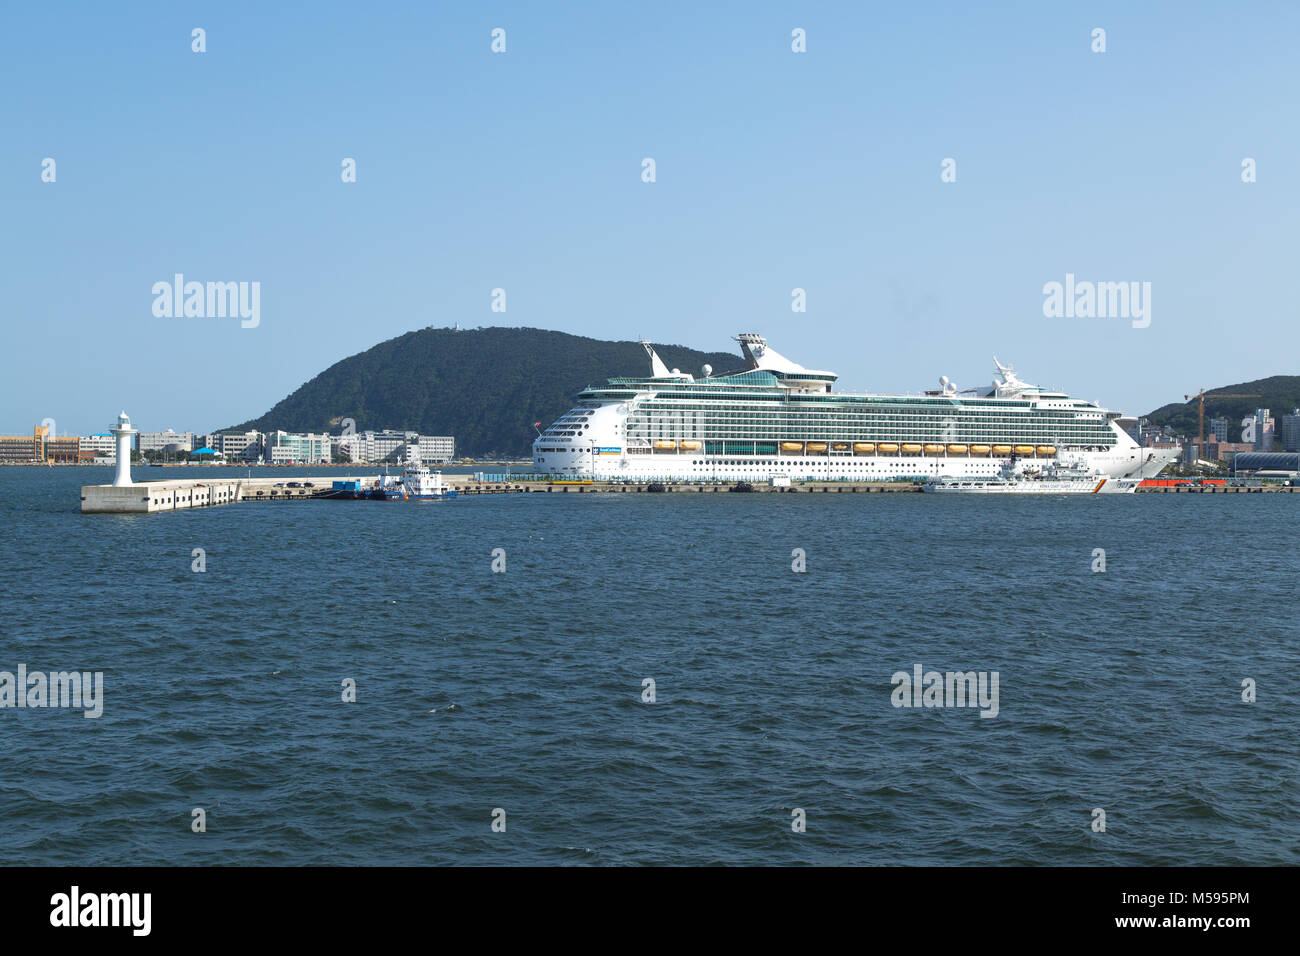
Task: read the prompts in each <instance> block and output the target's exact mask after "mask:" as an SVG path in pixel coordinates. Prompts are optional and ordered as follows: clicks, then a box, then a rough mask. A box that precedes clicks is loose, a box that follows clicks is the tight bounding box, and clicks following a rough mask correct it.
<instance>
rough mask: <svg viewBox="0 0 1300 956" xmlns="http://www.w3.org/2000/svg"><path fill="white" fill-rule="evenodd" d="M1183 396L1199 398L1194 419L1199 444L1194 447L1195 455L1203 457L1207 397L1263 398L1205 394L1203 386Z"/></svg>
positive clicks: (1187, 398) (1223, 393) (1217, 393)
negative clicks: (1196, 425)
mask: <svg viewBox="0 0 1300 956" xmlns="http://www.w3.org/2000/svg"><path fill="white" fill-rule="evenodd" d="M1183 398H1184V399H1186V400H1187V401H1189V402H1190V401H1191V400H1192V399H1194V398H1195V399H1199V402H1198V404H1197V412H1196V421H1197V424H1198V425H1199V426H1200V427H1199V429H1198V430H1199V431H1200V433H1201V444H1200V446H1199V447H1197V449H1196V457H1198V458H1204V457H1205V400H1206V399H1207V398H1263V396H1262V395H1233V394H1230V393H1228V392H1215V393H1214V394H1213V395H1206V394H1205V388H1204V387H1202V388H1201V390H1200V391H1199V392H1197V393H1196V394H1195V395H1184V396H1183Z"/></svg>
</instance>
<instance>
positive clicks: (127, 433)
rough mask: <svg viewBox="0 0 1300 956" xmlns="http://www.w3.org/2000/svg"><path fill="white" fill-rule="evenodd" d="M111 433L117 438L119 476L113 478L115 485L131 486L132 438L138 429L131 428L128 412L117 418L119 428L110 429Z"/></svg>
mask: <svg viewBox="0 0 1300 956" xmlns="http://www.w3.org/2000/svg"><path fill="white" fill-rule="evenodd" d="M109 432H110V433H111V434H113V435H116V436H117V474H116V475H115V476H114V477H113V484H114V485H115V486H118V485H129V484H131V436H132V435H134V434H136V429H134V428H132V427H131V419H129V418H127V417H126V412H122V414H120V415H118V416H117V427H116V428H110V429H109Z"/></svg>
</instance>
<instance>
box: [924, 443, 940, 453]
mask: <svg viewBox="0 0 1300 956" xmlns="http://www.w3.org/2000/svg"><path fill="white" fill-rule="evenodd" d="M925 453H926V454H927V455H942V454H943V446H942V445H930V444H927V445H926V446H925Z"/></svg>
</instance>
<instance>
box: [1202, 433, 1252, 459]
mask: <svg viewBox="0 0 1300 956" xmlns="http://www.w3.org/2000/svg"><path fill="white" fill-rule="evenodd" d="M1205 446H1206V451H1208V452H1209V454H1208V455H1206V456H1205V457H1206V458H1209V459H1210V460H1211V461H1227V462H1230V461H1232V460H1233V458H1235V457H1236V456H1237V455H1240V454H1242V453H1243V452H1249V451H1254V450H1255V446H1254V444H1253V443H1251V442H1243V441H1237V442H1232V441H1216V440H1214V439H1212V438H1207V439H1206V441H1205Z"/></svg>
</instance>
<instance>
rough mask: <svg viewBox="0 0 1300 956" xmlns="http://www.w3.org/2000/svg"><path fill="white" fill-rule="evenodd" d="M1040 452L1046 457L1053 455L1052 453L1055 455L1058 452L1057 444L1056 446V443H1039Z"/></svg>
mask: <svg viewBox="0 0 1300 956" xmlns="http://www.w3.org/2000/svg"><path fill="white" fill-rule="evenodd" d="M1038 454H1040V455H1042V456H1043V457H1044V458H1047V457H1049V456H1051V455H1055V454H1056V446H1055V445H1039V446H1038Z"/></svg>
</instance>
